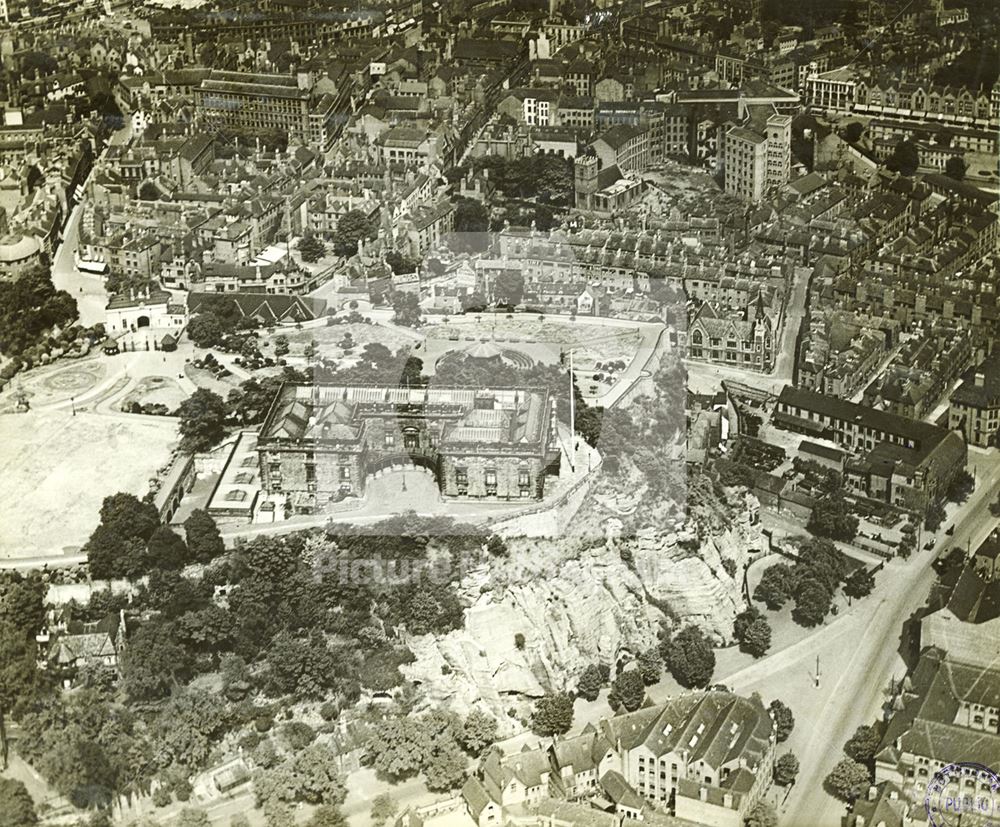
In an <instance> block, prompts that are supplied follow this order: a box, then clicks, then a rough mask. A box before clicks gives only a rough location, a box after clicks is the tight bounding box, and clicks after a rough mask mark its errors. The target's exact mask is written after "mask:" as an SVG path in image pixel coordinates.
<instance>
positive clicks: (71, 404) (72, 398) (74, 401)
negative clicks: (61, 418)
mask: <svg viewBox="0 0 1000 827" xmlns="http://www.w3.org/2000/svg"><path fill="white" fill-rule="evenodd" d="M69 404H70V407H71V408H72V409H73V416H76V397H75V396H71V397H70V398H69Z"/></svg>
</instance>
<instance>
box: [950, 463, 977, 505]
mask: <svg viewBox="0 0 1000 827" xmlns="http://www.w3.org/2000/svg"><path fill="white" fill-rule="evenodd" d="M975 487H976V481H975V478H974V477H973V476H972V474H970V473H969V472H968V471H964V470H963V471H959V472H958V473H957V474H956V475H955V476H954V477H952V480H951V482H950V483H948V491H947V494H946V495H945V496H946V497H947V498H948V500H949V501H950V502H953V503H964V502H965V501H966V500H967V499H969V495H970V494H971V493H972V492H973V490H974V489H975Z"/></svg>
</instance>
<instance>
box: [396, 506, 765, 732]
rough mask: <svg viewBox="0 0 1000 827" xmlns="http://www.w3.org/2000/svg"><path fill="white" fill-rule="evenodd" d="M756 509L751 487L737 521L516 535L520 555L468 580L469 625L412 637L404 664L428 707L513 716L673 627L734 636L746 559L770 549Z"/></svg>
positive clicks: (615, 525) (504, 718) (611, 524)
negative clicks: (553, 536) (587, 534)
mask: <svg viewBox="0 0 1000 827" xmlns="http://www.w3.org/2000/svg"><path fill="white" fill-rule="evenodd" d="M741 497H742V495H741ZM730 505H733V504H730ZM756 508H757V502H756V500H755V499H753V498H752V497H749V496H748V497H747V499H746V500H745V501H743V500H742V499H741V500H738V501H736V503H735V507H733V508H732V510H731V520H730V521H729V522H728V524H725V522H720V521H709V520H702V521H701V522H700V523H698V524H697V525H691V526H680V527H675V530H674V531H672V532H667V533H658V532H655V531H653V530H651V529H648V530H644V531H640V532H638V534H637V536H635V537H630V538H622V537H620V536H619V532H620V529H621V522H620V521H618V520H616V519H615V518H610V519H608V520H607V522H606V523H605V528H606V540H605V541H604V542H593V541H591V542H587V541H584V540H578V541H571V540H567V539H562V540H559V541H551V540H520V541H511V542H510V548H511V552H510V557H509V558H506V559H502V560H500V559H498V560H495V561H493V562H492V563H491V564H490V565H489V566H484V567H481V568H480V569H477V570H475V571H472V572H470V573H468V574H467V575H466V577H465V579H464V580H463V582H462V584H461V588H462V591H463V592H464V594H465V597H466V599H467V600H468V602H469V603H470V604H471V605H470V608H469V609H468V610H467V611H466V619H465V628H464V629H460V630H456V631H454V632H451V633H449V634H448V635H445V636H443V637H435V636H431V635H425V636H422V637H419V638H415V639H413V640H411V641H410V648H411V649H412V651H413V653H414V654H415V655H416V661H415V662H414V663H413V664H411V665H409V666H407V667H404V672H405V673H406V675H407V677H408V678H410V679H412V680H417V681H420V683H421V686H422V688H423V690H424V693H425V697H426V703H427V704H428V705H440V704H442V703H443V704H449V705H451V706H453V707H454V708H455V709H457V710H459V711H464V710H467V709H469V708H470V707H471V706H473V705H476V706H480V707H481V708H485V709H486V710H488V711H489V712H490V713H491V714H493V715H494V716H495V717H497V718H498V720H500V721H501V722H502V724H507V725H508V726H512V725H513V722H512V720H511V718H510V717H508V715H507V713H508V710H511V709H514V710H517V711H518V712H520V713H522V714H523V713H524V712H525V711H526V709H527V707H528V702H529V701H530V700H531V699H532V698H534V697H537V696H539V695H541V694H543V693H544V691H545V690H546V689H547V688H552V689H573V688H574V687H575V681H576V678H577V676H578V675H579V673H580V672H581V671H582V670H583V669H584V668H585V667H586V666H587V665H588V664H590V663H595V662H603V663H606V664H608V665H610V666H611V667H612V668H614V667H615V666H616V665H618V664H622V663H626V662H628V661H630V660H631V659H632V658H633V657H634V656H635V655H636V654H638V653H639V652H640V651H642V650H644V649H646V648H649V647H651V646H655V645H656V644H657V641H658V633H659V631H660V628H661V627H662V626H663V625H668V626H678V625H683V624H686V623H695V624H697V625H698V626H700V627H701V628H702V629H704V630H705V631H706V632H708V633H709V634H711V635H712V636H713V637H714V638H715V639H716V640H717V641H718V642H719V643H723V642H726V641H728V640H729V639H730V637H731V635H732V624H733V618H734V617H735V615H736V614H737V613H738V612H740V611H742V609H743V608H744V604H743V600H742V596H741V593H742V578H743V567H744V564H745V563H746V562H747V561H748V560H749V559H750V558H751V557H752V555H754V554H755V553H757V552H758V551H759V550H761V549H762V548H763V538H762V535H761V532H760V526H759V525H758V524H757V523H756ZM724 560H731V561H732V564H726V565H727V566H729V568H730V569H731V570H733V571H734V576H730V574H729V573H728V572H727V571H726V567H725V566H724V564H723V561H724Z"/></svg>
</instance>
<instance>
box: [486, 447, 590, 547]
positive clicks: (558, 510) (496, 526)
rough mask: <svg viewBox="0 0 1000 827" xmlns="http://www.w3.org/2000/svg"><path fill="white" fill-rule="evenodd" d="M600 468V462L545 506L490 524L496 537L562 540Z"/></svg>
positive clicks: (541, 505)
mask: <svg viewBox="0 0 1000 827" xmlns="http://www.w3.org/2000/svg"><path fill="white" fill-rule="evenodd" d="M600 468H601V463H598V464H597V465H596V466H595V467H594V468H593V469H592V470H591V472H590V473H588V474H587V475H586V476H585V477H583V478H581V479H579V480H577V481H576V482H575V483H574V484H573V486H572V487H571V488H569V489H568V490H567V491H564V492H563V493H562V494H560V495H559V496H558V497H557V498H556V499H555V500H553V501H552V502H547V503H542V504H540V505H538V506H535V507H534V508H529V509H526V510H524V511H521V512H520V513H518V514H517V515H515V516H513V517H504V518H501V519H499V520H498V521H497V522H495V523H492V524H491V528H492V529H493V531H494V532H496V533H497V534H500V535H503V536H506V537H560V536H562V534H563V533H564V532H565V530H566V526H568V525H569V523H570V521H571V520H572V519H573V517H574V516H575V515H576V512H577V511H578V510H579V509H580V506H581V505H582V504H583V501H584V499H585V498H586V496H587V494H589V493H590V487H591V485H592V484H593V481H594V479H595V477H596V475H597V473H598V471H600Z"/></svg>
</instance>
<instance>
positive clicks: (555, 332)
mask: <svg viewBox="0 0 1000 827" xmlns="http://www.w3.org/2000/svg"><path fill="white" fill-rule="evenodd" d="M476 318H477V317H475V316H472V317H465V318H464V319H463V320H462V321H459V322H444V323H442V324H434V325H428V326H426V327H423V328H421V331H422V332H423V333H424V334H425V335H426V336H427V337H429V338H430V337H433V338H436V339H455V338H456V337H457V338H458V340H460V341H464V340H466V339H467V340H469V341H474V340H478V339H484V338H485V339H491V340H493V341H495V342H496V343H497V344H498V346H500V347H502V346H503V343H504V342H545V343H550V344H553V345H558V346H559V347H560V348H562V349H564V350H565V349H569V348H576V349H577V350H576V354H575V359H576V361H577V362H578V363H579V364H578V369H581V370H583V369H589V367H591V366H593V365H594V364H595V363H597V362H606V361H609V360H610V361H613V360H616V359H622V360H624V361H625V362H626V363H628V362H630V361H632V359H633V357H634V356H635V352H636V349H637V347H638V345H639V340H640V336H639V332H638V329H636V328H618V327H607V326H605V325H596V324H587V323H586V322H582V321H577V322H573V323H563V322H550V321H547V320H545V319H543V320H542V321H539V320H538V317H537V316H528V315H527V314H521V315H518V316H515V317H514V318H511V319H508V318H505V317H503V316H497V317H496V319H495V320H494V318H493V317H492V316H486V315H484V316H483V317H482V321H481V322H480V323H478V324H476V323H475V319H476Z"/></svg>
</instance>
